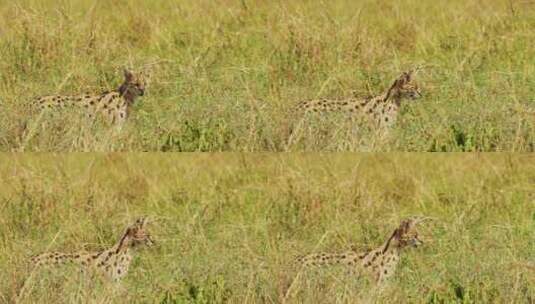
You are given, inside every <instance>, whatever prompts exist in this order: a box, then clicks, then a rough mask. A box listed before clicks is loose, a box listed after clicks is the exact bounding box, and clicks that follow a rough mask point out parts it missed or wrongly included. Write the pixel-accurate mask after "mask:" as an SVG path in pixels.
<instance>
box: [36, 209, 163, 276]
mask: <svg viewBox="0 0 535 304" xmlns="http://www.w3.org/2000/svg"><path fill="white" fill-rule="evenodd" d="M146 225H147V220H146V218H139V219H138V220H136V221H135V222H134V223H133V224H132V225H130V226H128V227H127V228H126V231H125V232H124V233H123V235H122V236H121V238H120V239H119V241H118V242H117V243H116V244H115V245H114V246H112V247H110V248H108V249H106V250H102V251H97V252H85V251H78V252H74V253H61V252H46V253H42V254H40V255H38V256H35V257H33V258H32V259H31V262H32V263H33V265H35V266H36V267H39V266H44V265H61V264H67V263H73V264H77V265H79V266H80V267H82V270H85V269H93V270H97V272H100V273H103V274H105V276H106V277H108V278H110V279H112V280H113V281H119V280H120V279H122V278H123V277H124V276H125V275H126V274H127V272H128V268H129V266H130V263H131V262H132V257H133V256H132V249H135V248H138V247H139V246H141V245H146V246H152V245H153V244H154V241H153V240H152V238H151V237H150V233H149V232H148V231H147V228H146Z"/></svg>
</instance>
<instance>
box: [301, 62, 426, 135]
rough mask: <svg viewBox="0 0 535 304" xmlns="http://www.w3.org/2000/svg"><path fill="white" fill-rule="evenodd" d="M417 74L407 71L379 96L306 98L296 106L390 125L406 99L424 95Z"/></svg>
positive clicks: (383, 125) (308, 111) (376, 123)
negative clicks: (349, 115) (415, 75)
mask: <svg viewBox="0 0 535 304" xmlns="http://www.w3.org/2000/svg"><path fill="white" fill-rule="evenodd" d="M413 74H414V71H413V70H410V71H408V72H403V74H401V76H399V77H398V78H397V79H396V80H395V81H394V83H393V84H392V85H391V86H390V88H389V89H388V90H387V91H386V92H384V93H383V94H381V95H378V96H375V97H368V98H363V99H360V98H356V97H349V98H344V99H313V100H305V101H301V102H299V103H298V104H297V107H296V109H297V111H298V112H302V113H303V112H304V113H311V112H320V113H323V112H344V113H349V114H351V115H352V116H355V117H357V118H359V119H364V120H366V121H370V122H372V123H374V124H375V125H376V126H377V127H379V128H381V129H382V128H385V127H390V126H392V125H393V124H394V122H395V121H396V118H397V116H398V113H399V111H400V108H401V102H402V101H403V100H406V99H408V100H414V99H418V98H420V97H421V96H422V94H421V92H420V89H419V87H418V84H417V83H416V82H415V81H414V79H413Z"/></svg>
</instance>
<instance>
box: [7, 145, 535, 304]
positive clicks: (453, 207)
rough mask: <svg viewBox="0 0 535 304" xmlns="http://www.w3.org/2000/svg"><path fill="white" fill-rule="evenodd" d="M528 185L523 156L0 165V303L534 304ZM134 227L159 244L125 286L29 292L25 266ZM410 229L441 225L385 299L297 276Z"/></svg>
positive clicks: (12, 161)
mask: <svg viewBox="0 0 535 304" xmlns="http://www.w3.org/2000/svg"><path fill="white" fill-rule="evenodd" d="M534 182H535V159H534V156H532V155H527V154H526V155H503V154H488V155H482V154H471V155H467V154H464V155H459V154H458V155H429V154H426V155H424V154H415V155H403V154H400V155H395V154H378V155H239V154H228V155H217V154H216V155H208V154H206V155H204V154H203V155H191V154H184V155H166V156H165V157H162V156H158V155H141V154H129V155H122V154H110V155H93V154H78V155H68V156H58V155H10V156H7V155H0V210H1V212H0V269H2V272H1V273H2V279H1V280H0V303H11V302H12V301H13V300H14V299H15V297H16V295H17V294H19V293H20V290H21V286H23V285H24V286H25V291H24V292H23V294H22V298H21V299H20V303H36V302H39V303H121V302H128V303H132V302H137V303H219V302H230V303H266V302H268V303H279V302H281V301H283V300H286V302H287V303H335V302H337V303H355V302H356V301H359V300H360V301H362V302H379V303H408V302H410V303H452V302H459V303H532V302H533V301H534V299H535V281H534V276H533V269H532V267H533V266H532V265H533V264H534V262H535V260H534V258H533V257H534V256H535V247H534V242H533V240H534V239H535V189H534ZM138 215H148V216H149V217H151V218H152V219H153V220H154V223H153V226H152V227H151V230H153V234H154V238H155V240H156V241H157V242H158V245H157V246H156V247H154V248H151V249H148V250H143V251H142V252H140V254H139V256H138V257H137V259H136V261H135V262H134V264H133V267H132V269H131V273H129V276H128V277H127V278H126V279H125V280H124V281H123V282H122V284H121V285H120V286H107V285H105V284H103V283H102V282H100V281H99V280H91V279H88V278H87V277H86V276H84V275H81V274H79V272H78V271H77V270H76V269H74V268H70V267H65V268H60V269H58V270H57V271H39V272H35V273H33V275H32V279H31V280H29V281H26V283H24V279H25V277H26V276H27V275H28V274H29V273H30V269H28V268H27V265H26V262H27V259H28V257H29V256H31V255H33V254H36V253H39V252H41V251H44V250H66V251H69V250H75V249H79V248H80V247H84V246H85V248H88V249H95V248H99V247H103V246H107V245H109V244H111V243H113V242H114V241H115V240H116V238H117V236H118V234H120V233H121V231H122V229H123V228H124V225H125V224H127V223H129V221H130V220H132V219H133V218H134V217H136V216H138ZM412 215H424V216H430V217H433V218H434V219H435V220H434V221H432V222H429V223H428V224H426V225H425V226H423V227H422V228H421V229H420V230H421V234H422V237H423V238H424V239H426V244H425V246H423V247H421V248H418V249H416V250H410V251H408V252H407V254H406V255H405V256H404V257H403V261H402V264H401V265H400V269H399V272H398V273H397V275H396V276H395V278H394V280H393V281H392V282H391V283H390V284H389V285H388V286H387V288H385V290H383V291H382V292H381V293H379V292H378V291H376V290H373V288H372V287H371V285H370V284H369V283H368V282H366V281H365V280H356V279H355V278H353V277H351V276H350V275H348V274H346V273H345V272H343V271H337V270H332V271H312V272H307V273H301V274H299V271H298V270H296V269H294V268H292V267H291V261H292V260H293V258H294V257H295V256H296V255H298V254H304V253H308V252H312V251H317V250H322V251H323V250H344V249H348V248H350V247H351V245H352V244H354V245H356V246H357V247H367V246H375V245H377V244H379V243H381V242H382V241H383V240H384V238H385V236H386V235H387V234H388V233H390V232H391V230H392V229H393V227H395V226H396V225H397V224H398V223H399V221H400V219H402V218H404V217H407V216H412ZM530 265H531V266H530ZM530 267H531V268H530ZM289 286H292V287H291V289H290V291H288V290H289Z"/></svg>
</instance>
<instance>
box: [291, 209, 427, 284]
mask: <svg viewBox="0 0 535 304" xmlns="http://www.w3.org/2000/svg"><path fill="white" fill-rule="evenodd" d="M421 221H422V219H407V220H404V221H402V222H401V224H400V225H399V227H398V228H396V229H395V230H394V232H393V233H392V235H391V236H390V237H389V238H388V239H387V240H386V242H384V243H383V244H382V245H381V246H380V247H378V248H375V249H373V250H369V251H366V252H356V251H353V250H352V251H348V252H343V253H315V254H309V255H305V256H302V257H298V258H297V263H298V264H300V265H303V266H331V265H342V266H345V267H349V269H350V270H351V271H352V272H354V273H357V274H359V275H360V274H368V275H371V276H372V278H373V279H374V280H375V281H376V282H377V283H378V284H382V283H384V282H385V281H386V280H387V279H388V278H389V277H391V276H392V275H393V274H394V272H395V271H396V268H397V265H398V263H399V259H400V255H401V252H402V250H403V249H405V248H407V247H417V246H419V245H421V244H422V243H423V242H422V241H421V240H420V239H419V238H418V231H417V230H416V228H415V226H416V225H417V224H418V223H419V222H421Z"/></svg>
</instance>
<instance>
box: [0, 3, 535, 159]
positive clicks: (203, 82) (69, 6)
mask: <svg viewBox="0 0 535 304" xmlns="http://www.w3.org/2000/svg"><path fill="white" fill-rule="evenodd" d="M533 28H535V4H533V3H532V2H530V1H517V0H503V1H502V0H488V1H479V0H468V1H466V0H451V1H420V0H418V1H416V0H407V1H371V0H365V1H351V0H332V1H304V0H295V1H253V0H242V1H230V0H226V1H211V0H210V1H209V0H196V1H167V0H152V1H129V0H120V1H89V0H74V1H55V0H39V1H37V0H20V1H7V0H2V1H0V58H1V60H0V127H1V128H0V150H3V151H12V150H17V151H228V150H234V151H236V150H237V151H281V150H308V151H311V150H314V151H318V150H319V151H326V150H329V151H339V150H343V151H348V150H352V151H370V150H373V151H399V150H402V151H474V150H477V151H533V150H535V148H534V142H535V135H534V134H535V119H534V114H533V109H534V96H535V94H534V93H535V47H533V41H534V40H535V31H533ZM417 65H423V66H424V67H425V69H424V70H423V71H422V72H421V73H420V75H419V76H418V79H419V80H420V82H421V84H422V86H423V91H424V94H425V97H424V98H423V99H422V100H421V102H418V103H413V104H410V105H408V106H407V107H405V108H404V110H403V113H402V115H401V119H400V121H399V123H398V124H397V126H396V127H395V128H394V130H392V132H391V135H390V136H389V137H387V138H382V139H380V140H377V139H375V137H374V136H373V134H368V133H367V132H365V131H362V130H360V131H359V130H358V126H355V125H352V124H351V123H350V122H348V121H347V120H346V119H344V118H340V117H329V118H326V119H315V118H313V119H310V121H309V122H308V123H307V124H306V127H305V128H303V129H301V130H300V131H299V132H297V133H296V134H295V141H293V142H292V143H291V144H287V140H288V134H287V132H288V129H289V128H290V126H291V125H292V124H293V123H295V120H296V119H295V117H293V116H292V115H291V114H290V109H291V107H292V106H293V105H294V104H295V102H297V101H299V100H302V99H306V98H316V97H339V96H348V95H351V94H352V93H351V91H356V92H357V94H358V95H368V94H373V93H379V92H381V91H382V90H383V89H384V88H385V87H386V86H388V85H390V83H391V82H392V80H393V79H394V78H395V77H397V76H398V74H399V73H400V72H401V71H402V70H406V69H408V68H411V67H414V66H417ZM124 66H130V67H134V68H138V69H141V68H143V67H145V68H147V69H149V70H150V72H151V79H150V80H151V83H150V87H149V89H148V94H147V95H146V96H145V97H143V98H142V99H140V100H139V102H138V103H137V104H136V105H135V110H134V115H133V117H132V119H131V121H129V123H128V125H127V126H126V127H125V128H124V129H123V130H122V131H120V132H117V131H115V130H112V131H110V130H108V128H106V127H105V126H102V125H99V124H91V123H90V122H88V121H86V120H84V119H83V118H82V117H80V115H57V114H50V113H48V114H46V115H44V116H39V115H36V114H35V113H31V112H32V111H30V110H29V108H28V106H27V105H28V104H30V103H31V101H32V98H34V97H35V96H38V95H43V94H51V93H64V94H65V93H82V92H86V91H99V90H101V89H103V88H106V89H111V88H115V87H117V86H118V84H119V83H120V82H121V69H122V67H124Z"/></svg>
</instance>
